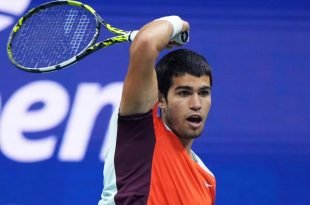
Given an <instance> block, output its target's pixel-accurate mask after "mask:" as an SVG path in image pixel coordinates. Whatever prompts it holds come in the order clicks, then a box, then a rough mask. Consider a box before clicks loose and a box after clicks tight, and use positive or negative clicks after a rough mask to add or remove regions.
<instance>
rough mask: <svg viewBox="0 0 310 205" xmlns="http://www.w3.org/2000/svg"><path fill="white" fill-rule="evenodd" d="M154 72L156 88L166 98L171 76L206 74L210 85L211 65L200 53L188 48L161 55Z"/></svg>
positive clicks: (199, 75) (198, 75)
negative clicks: (155, 74)
mask: <svg viewBox="0 0 310 205" xmlns="http://www.w3.org/2000/svg"><path fill="white" fill-rule="evenodd" d="M156 73H157V81H158V89H159V91H160V92H161V93H162V94H163V95H164V97H165V98H166V99H167V94H168V90H169V88H170V86H171V84H172V78H173V77H177V76H182V75H185V74H190V75H193V76H196V77H201V76H204V75H207V76H209V78H210V85H211V86H212V73H211V66H210V65H209V63H208V62H207V60H206V59H205V58H204V57H203V56H202V55H200V54H198V53H196V52H194V51H191V50H188V49H178V50H175V51H172V52H170V53H168V54H166V55H165V56H163V57H162V58H161V59H160V60H159V62H158V63H157V65H156Z"/></svg>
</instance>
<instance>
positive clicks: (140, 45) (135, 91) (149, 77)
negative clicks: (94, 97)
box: [120, 17, 189, 115]
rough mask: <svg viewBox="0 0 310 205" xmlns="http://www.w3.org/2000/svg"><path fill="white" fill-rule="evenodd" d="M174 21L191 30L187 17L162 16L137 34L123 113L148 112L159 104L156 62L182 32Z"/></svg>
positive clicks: (125, 90)
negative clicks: (180, 18)
mask: <svg viewBox="0 0 310 205" xmlns="http://www.w3.org/2000/svg"><path fill="white" fill-rule="evenodd" d="M168 18H170V17H168ZM173 18H175V17H173ZM173 24H179V25H177V26H181V28H182V29H181V30H182V31H186V30H188V29H189V25H188V23H187V22H185V21H183V20H179V21H174V22H173V23H171V21H167V20H163V19H161V20H156V21H152V22H150V23H148V24H146V25H145V26H144V27H142V28H141V29H140V31H139V32H138V34H137V36H136V37H135V40H134V41H133V43H132V45H131V47H130V62H129V66H128V72H127V75H126V78H125V82H124V88H123V93H122V98H121V104H120V114H121V115H131V114H137V113H145V112H147V111H149V110H150V109H151V108H152V107H153V106H154V104H155V103H156V101H157V97H158V89H157V78H156V72H155V68H154V67H155V62H156V59H157V57H158V55H159V53H160V51H162V50H163V49H164V48H166V47H167V46H168V44H169V42H170V39H171V37H173V35H175V34H178V33H179V32H180V31H175V30H176V25H173Z"/></svg>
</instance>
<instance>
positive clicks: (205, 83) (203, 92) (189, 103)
mask: <svg viewBox="0 0 310 205" xmlns="http://www.w3.org/2000/svg"><path fill="white" fill-rule="evenodd" d="M210 106H211V86H210V78H209V76H206V75H205V76H201V77H195V76H193V75H190V74H185V75H182V76H178V77H173V79H172V85H171V87H170V89H169V90H168V94H167V100H166V99H162V100H160V107H161V108H163V109H162V117H163V120H164V122H165V124H166V125H167V126H168V127H169V128H170V129H171V130H173V132H174V133H175V134H176V135H177V136H178V137H179V138H181V139H182V138H183V139H193V138H196V137H198V136H200V134H201V132H202V131H203V128H204V124H205V121H206V118H207V116H208V113H209V110H210Z"/></svg>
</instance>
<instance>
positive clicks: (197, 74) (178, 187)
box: [99, 16, 215, 205]
mask: <svg viewBox="0 0 310 205" xmlns="http://www.w3.org/2000/svg"><path fill="white" fill-rule="evenodd" d="M188 29H189V25H188V23H187V22H185V21H183V20H181V19H180V18H179V17H176V16H170V17H165V18H161V19H158V20H156V21H153V22H150V23H148V24H146V25H145V26H144V27H143V28H142V29H141V30H140V31H139V33H138V34H137V36H136V38H135V40H134V41H133V43H132V45H131V48H130V63H129V68H128V73H127V75H126V79H125V82H124V88H123V93H122V98H121V103H120V108H119V113H116V114H113V116H112V119H111V122H110V137H111V138H110V147H109V150H108V153H107V158H106V160H105V167H104V189H103V192H102V199H101V200H100V201H99V205H103V204H105V205H106V204H107V205H112V204H121V205H135V204H139V205H140V204H143V205H146V204H147V205H170V204H171V205H181V204H185V205H188V204H190V205H196V204H204V205H212V204H214V201H215V178H214V176H213V174H212V173H211V172H210V171H209V170H208V168H207V167H206V166H205V165H204V164H203V162H202V161H201V160H200V159H199V158H198V156H197V155H195V154H194V152H193V151H192V150H191V146H192V143H193V140H194V139H195V138H197V137H198V136H200V134H201V132H202V130H203V127H204V123H205V120H206V118H207V116H208V112H209V109H210V106H211V86H212V75H211V70H210V66H209V65H208V63H207V62H206V60H205V59H204V58H203V57H202V56H201V55H199V54H197V53H195V52H192V51H189V50H184V49H180V50H176V51H173V52H171V53H169V54H167V55H166V56H164V57H163V58H162V59H161V60H160V61H159V63H158V64H157V66H156V69H155V68H154V67H155V61H156V59H157V57H158V55H159V53H160V52H161V51H162V50H163V49H164V48H166V47H170V46H171V45H172V44H171V43H173V42H171V39H172V38H173V37H174V36H176V35H178V34H179V33H180V32H181V31H186V30H188ZM156 72H157V73H156ZM158 109H159V110H160V113H159V114H158Z"/></svg>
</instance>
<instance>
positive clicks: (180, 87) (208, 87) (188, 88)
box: [175, 85, 211, 90]
mask: <svg viewBox="0 0 310 205" xmlns="http://www.w3.org/2000/svg"><path fill="white" fill-rule="evenodd" d="M175 90H193V87H191V86H186V85H184V86H182V85H181V86H178V87H176V88H175ZM199 90H211V87H210V86H202V87H200V88H199Z"/></svg>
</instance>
